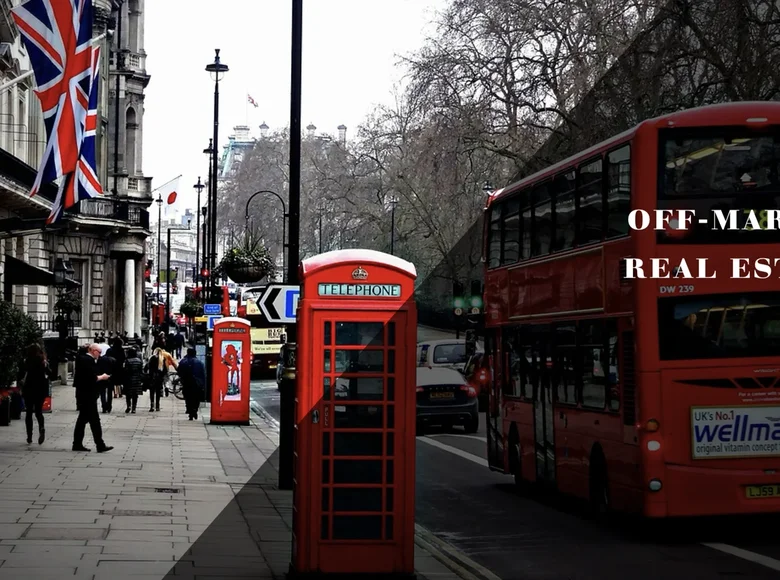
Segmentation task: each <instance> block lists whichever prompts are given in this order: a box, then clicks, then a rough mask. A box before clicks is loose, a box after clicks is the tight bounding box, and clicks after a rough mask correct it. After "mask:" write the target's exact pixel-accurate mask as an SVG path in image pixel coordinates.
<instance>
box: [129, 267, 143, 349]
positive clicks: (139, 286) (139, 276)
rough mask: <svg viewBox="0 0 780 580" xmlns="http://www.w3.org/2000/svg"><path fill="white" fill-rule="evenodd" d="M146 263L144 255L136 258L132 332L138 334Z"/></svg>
mask: <svg viewBox="0 0 780 580" xmlns="http://www.w3.org/2000/svg"><path fill="white" fill-rule="evenodd" d="M145 263H146V260H145V257H141V259H139V260H136V267H135V322H134V323H133V324H134V328H133V332H137V333H138V336H141V324H142V320H141V319H142V318H143V314H144V312H143V307H144V303H143V300H144V269H145V268H144V264H145ZM130 336H131V337H132V336H133V333H132V332H131V333H130Z"/></svg>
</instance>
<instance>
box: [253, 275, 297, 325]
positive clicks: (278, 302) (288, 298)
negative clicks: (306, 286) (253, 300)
mask: <svg viewBox="0 0 780 580" xmlns="http://www.w3.org/2000/svg"><path fill="white" fill-rule="evenodd" d="M300 295H301V288H300V286H278V285H275V284H272V285H269V286H268V287H267V288H266V289H265V292H264V293H263V296H262V297H261V298H260V301H259V304H260V309H261V310H262V311H263V314H264V315H265V317H266V319H268V322H282V323H285V324H291V323H294V322H295V311H296V309H297V308H298V298H299V297H300Z"/></svg>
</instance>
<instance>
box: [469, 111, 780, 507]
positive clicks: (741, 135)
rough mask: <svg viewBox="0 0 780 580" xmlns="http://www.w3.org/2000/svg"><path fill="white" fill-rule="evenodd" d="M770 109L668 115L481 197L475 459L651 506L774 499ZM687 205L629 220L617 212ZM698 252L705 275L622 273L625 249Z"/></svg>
mask: <svg viewBox="0 0 780 580" xmlns="http://www.w3.org/2000/svg"><path fill="white" fill-rule="evenodd" d="M779 174H780V103H773V102H743V103H728V104H721V105H713V106H708V107H702V108H697V109H691V110H687V111H681V112H677V113H673V114H669V115H665V116H662V117H658V118H655V119H650V120H647V121H644V122H643V123H641V124H640V125H638V126H637V127H635V128H633V129H631V130H629V131H626V132H624V133H621V134H620V135H617V136H615V137H613V138H611V139H609V140H607V141H605V142H603V143H600V144H598V145H596V146H594V147H591V148H590V149H588V150H586V151H583V152H581V153H579V154H577V155H574V156H572V157H570V158H568V159H566V160H564V161H561V162H559V163H557V164H556V165H553V166H552V167H549V168H548V169H546V170H544V171H541V172H539V173H536V174H534V175H532V176H529V177H528V178H526V179H523V180H522V181H520V182H518V183H515V184H513V185H511V186H508V187H506V188H504V189H503V190H500V191H498V192H496V193H495V194H494V195H493V196H492V197H491V199H490V201H489V204H488V208H487V209H486V216H485V247H484V255H485V262H486V272H485V296H484V302H485V328H486V352H487V353H489V355H490V356H491V357H492V361H493V368H494V373H493V380H492V383H491V385H490V399H489V405H488V411H487V419H488V421H487V422H488V456H489V465H490V467H491V469H493V470H496V471H500V472H503V473H511V474H514V477H515V480H516V482H517V483H518V484H523V483H524V482H536V483H537V484H539V485H541V486H545V487H548V488H552V489H554V490H557V491H559V492H561V493H565V494H569V495H573V496H577V497H580V498H584V499H588V500H590V501H591V503H592V505H593V507H594V509H596V510H597V511H606V510H608V509H614V510H617V511H624V512H634V513H639V514H643V515H644V516H647V517H652V518H663V517H671V516H699V515H719V514H743V513H760V512H778V511H780V383H779V382H778V381H779V379H780V280H778V279H777V278H771V279H754V278H753V279H731V278H730V273H731V267H730V259H731V258H732V257H742V258H748V259H750V260H751V261H755V259H757V258H759V257H767V256H770V257H771V256H773V255H775V254H776V248H777V244H778V242H780V232H778V231H777V230H776V229H774V230H773V229H771V228H763V227H762V228H740V229H739V230H738V231H724V230H723V229H720V228H717V227H713V224H712V217H711V214H712V211H713V210H732V209H737V210H740V212H739V213H740V214H749V213H750V210H754V212H756V213H760V212H762V211H765V210H771V209H777V208H780V176H779ZM635 209H642V210H646V211H648V212H652V211H653V210H656V209H674V210H678V209H692V210H695V212H696V219H694V220H692V223H691V224H689V225H688V227H687V228H686V229H685V230H681V229H677V228H674V227H671V228H670V229H668V230H664V231H654V230H652V229H646V230H642V231H632V230H630V228H629V226H628V219H627V218H628V214H629V212H630V211H631V210H635ZM627 257H633V258H640V259H643V260H645V261H646V262H647V261H649V259H650V258H669V259H670V263H671V264H672V265H673V266H674V265H675V264H679V263H680V261H681V260H682V259H685V260H686V261H687V262H688V263H695V262H696V258H708V262H709V264H710V265H711V266H712V267H713V269H715V270H717V271H718V272H719V276H718V277H717V278H715V279H695V280H694V279H682V280H678V279H660V280H659V279H649V278H648V279H633V280H628V279H626V277H625V271H624V269H623V266H624V265H625V261H624V260H623V259H624V258H627Z"/></svg>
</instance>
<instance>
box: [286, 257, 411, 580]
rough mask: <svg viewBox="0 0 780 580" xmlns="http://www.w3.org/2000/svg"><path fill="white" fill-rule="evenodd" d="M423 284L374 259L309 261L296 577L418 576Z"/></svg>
mask: <svg viewBox="0 0 780 580" xmlns="http://www.w3.org/2000/svg"><path fill="white" fill-rule="evenodd" d="M416 276H417V274H416V271H415V268H414V266H413V265H412V264H410V263H409V262H406V261H405V260H401V259H399V258H396V257H393V256H390V255H387V254H383V253H381V252H375V251H371V250H340V251H335V252H328V253H326V254H321V255H319V256H315V257H313V258H310V259H308V260H304V261H303V262H302V263H301V266H300V278H301V284H302V287H301V296H300V300H299V303H298V313H297V323H298V347H297V362H298V364H297V365H296V367H297V369H298V377H297V379H298V380H297V387H296V402H295V405H296V409H295V421H296V433H295V459H294V461H295V463H294V491H293V546H292V562H291V564H290V574H291V575H292V576H294V577H299V578H300V577H305V576H308V575H312V576H313V575H323V574H333V575H337V576H339V577H342V576H345V575H347V574H370V575H371V577H372V578H375V577H386V578H387V577H393V578H412V577H414V483H415V426H416V419H415V416H416V404H417V403H416V390H415V370H416V369H415V348H416V343H417V328H416V325H417V310H416V307H415V304H414V280H415V278H416Z"/></svg>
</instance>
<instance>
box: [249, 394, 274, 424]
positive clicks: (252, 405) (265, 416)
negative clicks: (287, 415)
mask: <svg viewBox="0 0 780 580" xmlns="http://www.w3.org/2000/svg"><path fill="white" fill-rule="evenodd" d="M249 409H250V410H251V411H252V412H253V413H254V414H255V415H257V416H258V417H260V418H261V419H262V420H263V421H265V423H266V425H267V426H268V427H270V428H271V429H273V430H275V431H276V432H278V431H279V421H277V420H276V419H274V418H273V417H272V416H271V415H270V413H268V412H267V411H266V410H265V409H263V407H262V406H261V405H259V404H258V403H256V402H255V401H252V400H250V401H249Z"/></svg>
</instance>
